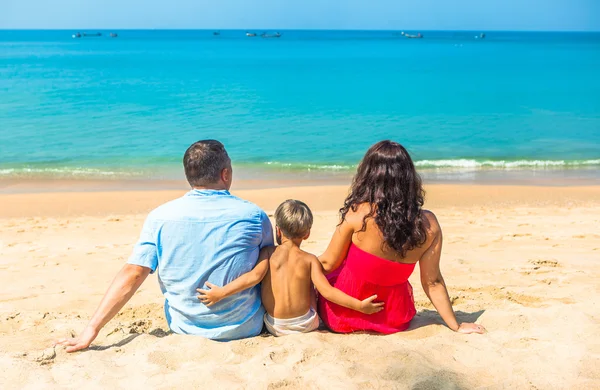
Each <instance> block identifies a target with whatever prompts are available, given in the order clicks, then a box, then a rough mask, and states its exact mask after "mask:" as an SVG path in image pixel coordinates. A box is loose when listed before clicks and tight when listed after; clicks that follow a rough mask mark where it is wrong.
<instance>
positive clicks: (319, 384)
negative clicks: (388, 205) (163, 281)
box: [0, 185, 600, 390]
mask: <svg viewBox="0 0 600 390" xmlns="http://www.w3.org/2000/svg"><path fill="white" fill-rule="evenodd" d="M428 190H429V195H428V199H429V200H428V207H429V208H430V209H432V210H433V211H434V212H435V213H436V214H437V216H438V219H439V221H440V223H441V225H442V228H443V231H444V240H445V241H444V250H443V258H442V271H443V274H444V277H445V279H446V283H447V284H448V287H449V290H450V295H451V297H452V300H453V303H454V307H455V310H456V311H457V314H458V317H459V319H460V320H463V321H477V322H479V323H481V324H483V325H484V326H485V327H486V328H487V329H488V331H489V332H488V333H487V334H485V335H468V336H467V335H460V334H455V333H453V332H451V331H450V330H449V329H447V328H446V327H445V326H443V325H441V320H440V318H439V316H438V315H437V313H436V312H435V311H434V310H433V308H432V306H431V304H429V303H428V301H427V298H426V297H425V295H424V294H423V292H422V289H421V287H420V285H419V281H418V269H417V270H416V271H415V274H414V275H413V277H412V278H411V282H412V284H413V286H414V289H415V299H416V303H417V309H418V311H419V313H418V315H417V317H416V318H415V320H414V322H413V324H412V326H411V328H410V329H409V330H408V331H406V332H403V333H399V334H395V335H390V336H376V335H367V334H353V335H336V334H332V333H329V332H324V331H323V332H315V333H312V334H307V335H298V336H289V337H284V338H274V337H271V336H261V337H256V338H252V339H246V340H240V341H233V342H228V343H219V342H213V341H209V340H205V339H202V338H199V337H192V336H179V335H174V334H169V332H168V329H167V327H166V323H165V320H164V316H163V312H162V302H163V299H162V296H161V294H160V290H159V288H158V283H157V282H156V277H155V276H151V277H150V278H149V279H148V280H147V281H146V283H145V284H144V285H143V286H142V287H141V289H140V290H139V292H138V293H137V294H136V295H135V296H134V298H133V299H132V301H131V302H130V303H129V304H128V305H127V306H126V307H125V309H124V310H123V311H122V312H121V313H120V314H119V315H118V316H117V317H116V318H115V319H114V320H113V321H111V322H110V323H109V324H108V325H107V326H106V327H105V329H104V330H103V331H102V332H101V334H100V336H99V337H98V339H97V340H96V342H95V343H94V344H93V347H92V348H91V349H90V350H88V351H85V352H82V353H77V354H67V353H65V352H64V351H63V350H62V348H59V347H56V348H52V347H51V345H52V341H53V340H55V339H57V338H60V337H65V336H69V335H71V334H76V333H77V332H79V331H80V330H81V329H83V327H84V326H85V324H86V321H87V319H88V318H89V316H90V315H91V314H92V312H93V310H94V309H95V307H96V305H97V304H98V302H99V301H100V298H101V297H102V295H103V294H104V291H105V289H106V288H107V287H108V284H109V283H110V281H111V279H112V277H113V276H114V274H115V273H116V272H117V271H118V269H119V268H120V267H121V266H122V264H123V263H124V262H125V260H126V258H127V257H128V256H129V254H130V251H131V248H132V246H133V243H134V242H135V241H136V239H137V235H138V234H139V230H140V227H141V224H142V222H143V219H144V217H145V213H146V212H147V211H148V210H149V209H151V208H152V207H154V206H156V205H158V204H160V203H161V202H163V201H165V200H167V199H171V198H174V197H175V196H178V195H179V194H180V192H111V193H55V194H14V195H1V196H0V286H1V290H0V388H3V389H5V388H11V389H12V388H52V387H68V388H79V387H84V388H140V387H142V386H147V387H150V388H197V387H200V386H203V387H219V388H222V389H229V388H327V389H337V388H340V389H344V390H349V389H354V388H398V389H404V388H408V389H426V388H431V389H438V388H447V389H453V388H492V389H495V388H519V389H523V388H524V389H527V388H531V389H553V388H557V389H558V388H561V389H563V388H581V389H590V388H600V326H599V325H600V324H599V322H600V307H599V305H600V299H599V297H600V284H599V283H598V279H599V277H600V228H599V223H600V208H599V206H600V188H598V187H582V188H572V187H571V188H553V187H510V186H443V185H439V186H430V187H428ZM345 191H346V189H345V188H341V187H305V188H287V189H286V188H283V189H276V190H256V191H240V192H239V195H241V196H243V197H246V198H248V199H250V200H253V201H255V202H256V203H258V204H259V205H260V206H262V207H264V208H265V209H266V210H268V211H272V210H273V209H274V208H275V207H276V206H277V204H278V203H279V202H280V201H282V200H285V199H287V198H298V199H302V200H305V201H307V203H308V204H309V205H310V206H312V207H313V209H314V210H315V226H314V229H313V234H312V236H311V238H310V239H309V240H308V241H307V243H306V249H307V250H309V251H312V252H314V253H317V254H319V253H321V252H322V251H323V250H324V248H325V247H326V245H327V243H328V240H329V238H330V235H331V233H332V231H333V230H334V228H335V225H336V223H337V214H336V211H335V210H336V208H337V207H339V205H341V200H342V199H343V197H344V194H345Z"/></svg>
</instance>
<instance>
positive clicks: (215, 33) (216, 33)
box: [213, 31, 221, 36]
mask: <svg viewBox="0 0 600 390" xmlns="http://www.w3.org/2000/svg"><path fill="white" fill-rule="evenodd" d="M213 35H214V36H217V35H221V33H220V32H218V31H215V32H213Z"/></svg>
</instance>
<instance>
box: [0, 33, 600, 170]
mask: <svg viewBox="0 0 600 390" xmlns="http://www.w3.org/2000/svg"><path fill="white" fill-rule="evenodd" d="M82 32H83V31H82ZM87 32H96V31H87ZM101 32H102V33H103V35H102V36H101V37H82V38H72V37H71V36H72V34H74V33H76V31H0V178H3V177H4V178H31V177H36V178H37V177H61V178H65V177H67V178H70V177H76V178H90V177H93V178H102V177H106V178H123V177H144V178H169V177H174V175H175V172H177V174H178V175H179V174H180V171H181V168H180V165H181V158H182V155H183V152H184V151H185V149H186V148H187V146H188V145H189V144H191V143H192V142H194V141H196V140H199V139H204V138H216V139H219V140H221V141H222V142H223V143H225V145H226V147H227V149H228V151H229V153H230V155H231V156H232V159H233V160H234V163H235V164H236V166H238V167H242V168H245V169H246V170H248V169H254V170H255V171H256V172H261V171H282V172H304V171H319V172H325V173H327V172H339V171H348V172H350V171H351V170H352V169H354V167H355V166H356V164H357V162H358V161H359V160H360V158H361V156H362V155H363V154H364V152H365V151H366V149H367V148H368V147H369V145H371V144H372V143H374V142H376V141H379V140H381V139H393V140H395V141H398V142H400V143H402V144H403V145H405V146H406V147H407V149H408V150H409V151H410V152H411V154H412V156H413V158H414V160H415V161H416V164H417V166H418V167H419V169H421V170H422V171H424V172H426V173H427V172H448V174H449V175H451V176H452V177H454V178H457V180H460V178H461V177H469V174H472V173H473V172H474V171H475V172H478V175H479V176H482V175H483V176H485V175H486V174H487V172H491V174H493V172H498V171H500V172H513V171H523V170H527V171H535V172H539V171H557V170H559V171H561V172H576V173H581V172H584V176H586V175H587V176H589V175H592V176H594V177H597V176H600V174H599V173H598V171H599V168H600V33H530V32H487V34H486V37H485V39H480V38H476V37H477V36H478V35H479V33H480V32H465V31H463V32H448V31H447V32H436V31H421V33H423V35H424V38H423V39H406V38H405V36H403V35H402V34H401V32H399V31H281V34H282V36H281V38H271V39H265V38H261V37H260V36H258V37H246V36H245V32H244V31H231V30H228V31H220V35H214V34H213V31H168V30H167V31H161V30H155V31H133V30H123V31H117V33H118V34H119V36H118V38H111V37H110V36H109V31H101ZM257 32H258V33H259V34H260V33H261V32H262V31H257ZM270 33H274V32H270ZM407 33H411V34H413V33H416V32H415V31H411V32H407ZM463 173H465V175H462V174H463Z"/></svg>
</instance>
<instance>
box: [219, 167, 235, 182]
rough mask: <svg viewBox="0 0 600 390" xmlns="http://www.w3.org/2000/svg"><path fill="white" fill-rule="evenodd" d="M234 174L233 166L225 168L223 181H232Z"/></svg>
mask: <svg viewBox="0 0 600 390" xmlns="http://www.w3.org/2000/svg"><path fill="white" fill-rule="evenodd" d="M232 176H233V169H231V167H228V168H223V170H222V171H221V181H223V183H231V180H232Z"/></svg>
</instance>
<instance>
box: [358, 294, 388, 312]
mask: <svg viewBox="0 0 600 390" xmlns="http://www.w3.org/2000/svg"><path fill="white" fill-rule="evenodd" d="M376 299H377V295H371V296H370V297H369V298H367V299H364V300H362V301H361V302H360V308H359V310H358V311H360V312H361V313H363V314H374V313H378V312H380V311H382V310H383V302H373V301H374V300H376Z"/></svg>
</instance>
